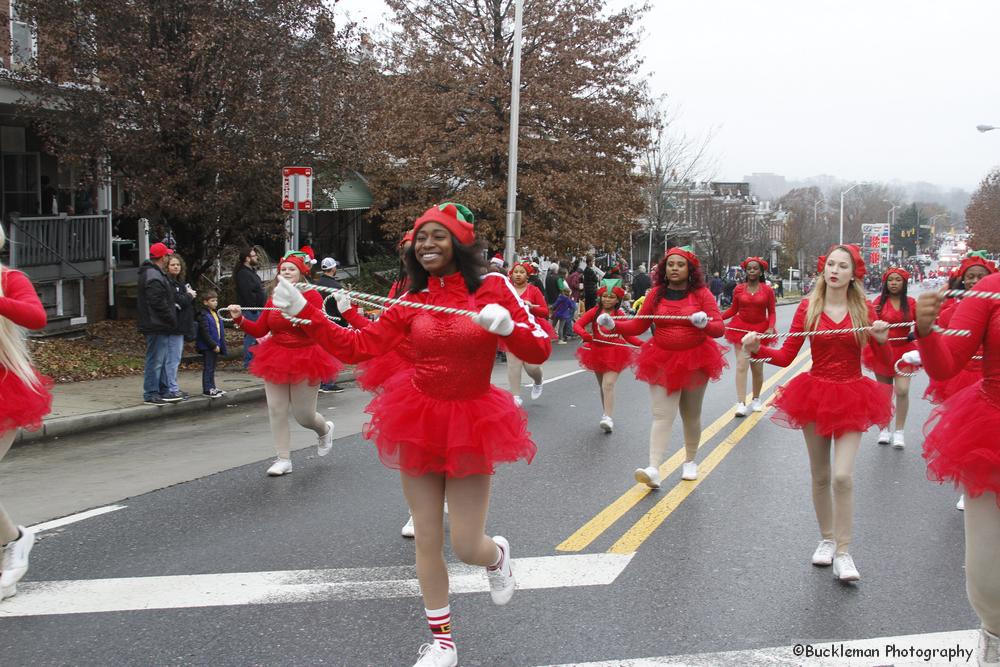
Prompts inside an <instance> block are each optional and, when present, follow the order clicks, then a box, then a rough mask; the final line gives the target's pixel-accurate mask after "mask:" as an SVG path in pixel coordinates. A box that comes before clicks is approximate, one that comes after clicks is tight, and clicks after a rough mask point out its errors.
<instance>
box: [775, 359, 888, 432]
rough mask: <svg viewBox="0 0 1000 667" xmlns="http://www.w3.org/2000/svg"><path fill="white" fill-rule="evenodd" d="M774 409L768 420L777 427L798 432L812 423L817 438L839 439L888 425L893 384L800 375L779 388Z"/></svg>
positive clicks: (863, 379)
mask: <svg viewBox="0 0 1000 667" xmlns="http://www.w3.org/2000/svg"><path fill="white" fill-rule="evenodd" d="M774 407H775V414H774V415H772V416H771V420H772V421H773V422H774V423H775V424H778V425H779V426H784V427H785V428H795V429H800V428H802V427H804V426H806V425H807V424H813V425H814V427H815V429H816V433H818V434H819V435H822V436H825V437H828V438H839V437H840V436H841V435H843V434H844V433H850V432H858V433H864V432H865V431H867V430H868V429H869V428H871V427H872V426H879V427H882V428H885V427H886V426H888V425H889V421H890V420H891V419H892V385H890V384H882V383H881V382H876V381H875V380H873V379H871V378H869V377H859V378H858V379H856V380H848V381H843V380H826V379H823V378H820V377H816V376H815V375H813V374H812V373H802V374H799V375H796V376H795V377H794V378H792V380H791V381H790V382H788V383H787V384H785V385H783V386H781V387H779V388H778V391H777V392H776V393H775V398H774Z"/></svg>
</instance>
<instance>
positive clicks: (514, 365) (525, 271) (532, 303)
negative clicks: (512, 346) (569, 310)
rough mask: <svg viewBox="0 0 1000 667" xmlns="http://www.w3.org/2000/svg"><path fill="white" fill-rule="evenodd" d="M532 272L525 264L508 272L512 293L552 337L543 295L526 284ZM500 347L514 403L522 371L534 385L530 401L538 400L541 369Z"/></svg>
mask: <svg viewBox="0 0 1000 667" xmlns="http://www.w3.org/2000/svg"><path fill="white" fill-rule="evenodd" d="M533 271H534V268H533V267H532V266H531V265H530V264H528V263H527V262H520V263H518V264H515V265H514V266H513V268H511V270H510V282H511V284H512V285H514V291H515V292H516V293H517V295H518V296H519V297H521V300H522V301H524V303H525V305H527V306H528V310H529V311H530V312H531V315H532V317H534V318H535V320H537V322H538V325H539V326H540V327H542V329H543V330H545V332H546V333H548V334H549V336H550V337H554V336H555V331H554V330H553V329H552V325H551V324H549V306H548V304H547V303H546V302H545V295H544V294H542V290H540V289H538V288H537V287H536V286H535V285H532V284H531V283H529V282H528V276H529V275H530V274H531V273H532V272H533ZM500 346H501V348H503V350H504V351H505V352H506V353H507V383H508V385H509V386H510V393H511V394H512V395H513V396H514V402H515V403H517V404H518V405H520V404H521V396H520V393H521V370H522V369H523V370H524V372H526V373H527V374H528V377H530V378H531V381H532V382H533V383H534V384H532V385H531V400H533V401H534V400H536V399H538V398H540V397H541V395H542V367H541V366H539V365H535V364H528V363H525V362H524V361H522V360H521V359H518V358H517V355H516V354H511V352H510V351H509V350H507V349H506V347H505V346H504V344H503V341H501V342H500Z"/></svg>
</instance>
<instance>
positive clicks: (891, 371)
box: [861, 267, 917, 449]
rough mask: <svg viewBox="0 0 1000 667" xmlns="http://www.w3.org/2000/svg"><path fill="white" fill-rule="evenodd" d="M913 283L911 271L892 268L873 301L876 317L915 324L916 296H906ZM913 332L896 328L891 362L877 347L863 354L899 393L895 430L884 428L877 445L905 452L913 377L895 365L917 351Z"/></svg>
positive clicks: (891, 342)
mask: <svg viewBox="0 0 1000 667" xmlns="http://www.w3.org/2000/svg"><path fill="white" fill-rule="evenodd" d="M909 280H910V272H909V271H907V270H906V269H901V268H899V267H892V268H890V269H889V270H887V271H886V272H885V273H884V274H883V275H882V293H881V294H880V295H879V296H877V297H875V299H873V300H872V306H873V307H874V308H875V316H876V317H877V318H878V319H880V320H883V321H885V322H888V323H889V324H902V323H904V322H912V321H913V314H914V312H915V309H916V302H915V301H914V300H913V297H910V296H907V295H906V286H907V284H908V283H909ZM910 331H911V330H910V329H893V330H892V332H891V333H890V335H889V338H890V340H889V351H890V352H891V354H890V356H889V358H888V359H883V357H882V355H880V354H876V353H875V350H874V348H872V347H870V346H869V347H866V348H865V349H864V351H863V352H862V354H861V361H862V363H863V364H864V365H865V366H866V367H868V368H870V369H871V370H872V371H873V372H874V373H875V379H877V380H878V381H879V382H881V383H882V384H887V385H890V386H892V387H894V388H895V394H896V430H895V431H890V430H889V429H888V428H884V429H882V430H881V431H879V434H878V443H879V444H880V445H888V444H889V442H890V441H891V442H892V446H893V447H894V448H896V449H903V448H904V447H905V446H906V440H905V438H904V435H903V429H904V427H905V426H906V415H907V413H908V412H909V411H910V378H909V377H908V376H905V375H896V362H897V361H899V360H900V359H901V358H902V356H903V355H904V354H906V353H907V352H909V351H910V350H915V349H917V344H916V343H915V342H913V336H912V334H911V333H910Z"/></svg>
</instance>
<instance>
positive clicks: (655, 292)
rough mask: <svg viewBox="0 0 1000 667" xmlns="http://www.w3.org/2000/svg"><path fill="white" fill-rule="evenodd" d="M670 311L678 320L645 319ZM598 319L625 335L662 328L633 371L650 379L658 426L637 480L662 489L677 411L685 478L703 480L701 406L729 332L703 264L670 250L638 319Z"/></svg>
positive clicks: (603, 316)
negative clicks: (698, 456)
mask: <svg viewBox="0 0 1000 667" xmlns="http://www.w3.org/2000/svg"><path fill="white" fill-rule="evenodd" d="M645 315H667V316H672V317H677V318H679V319H658V320H653V319H646V318H644V317H643V316H645ZM597 324H599V325H600V326H602V327H604V328H605V329H612V330H614V331H615V332H616V333H618V334H621V335H622V336H638V335H639V334H641V333H643V332H644V331H646V330H647V329H649V327H650V326H651V325H653V324H656V330H655V331H654V333H653V337H652V338H651V339H649V340H647V341H646V342H645V343H644V344H643V346H642V348H641V349H640V350H639V353H638V355H637V356H636V360H635V362H634V364H633V366H634V367H635V376H636V377H637V378H638V379H639V380H642V381H643V382H647V383H649V395H650V400H651V401H652V406H653V423H652V425H651V427H650V430H649V465H648V466H647V467H644V468H637V469H636V471H635V473H634V476H635V479H636V481H638V482H640V483H642V484H645V485H646V486H648V487H650V488H653V489H656V488H659V486H660V469H659V467H660V464H661V463H663V461H664V459H665V458H666V452H667V447H668V445H669V442H670V430H671V428H673V423H674V418H675V417H676V416H677V412H678V411H680V413H681V421H682V422H683V423H684V450H685V454H686V460H685V461H684V466H683V470H682V474H681V478H682V479H686V480H694V479H698V464H697V463H695V461H694V459H695V455H696V454H697V453H698V444H699V441H700V440H701V404H702V401H703V400H704V398H705V387H706V386H707V385H708V381H709V380H718V379H719V378H720V377H721V376H722V369H723V368H724V367H725V366H726V361H725V359H724V358H723V353H724V352H725V350H726V348H725V347H724V346H722V345H719V344H718V343H716V342H715V341H714V340H712V339H713V338H719V337H721V336H722V334H723V333H725V325H724V324H723V323H722V315H721V313H719V307H718V305H717V304H716V302H715V297H714V296H712V293H711V292H710V291H709V290H708V288H707V287H705V277H704V274H703V273H702V271H701V262H699V261H698V258H697V257H696V256H695V255H694V253H692V252H691V251H689V250H687V249H685V248H671V249H670V250H668V251H667V252H666V253H665V254H664V255H663V259H661V260H660V263H659V264H657V267H656V276H655V279H654V283H653V287H652V288H651V289H650V290H649V292H647V293H646V299H645V301H644V302H643V304H642V308H641V309H640V310H639V313H638V317H637V318H636V319H633V320H619V321H617V322H616V320H613V319H612V318H611V316H610V315H608V314H607V313H603V314H601V315H600V316H598V318H597Z"/></svg>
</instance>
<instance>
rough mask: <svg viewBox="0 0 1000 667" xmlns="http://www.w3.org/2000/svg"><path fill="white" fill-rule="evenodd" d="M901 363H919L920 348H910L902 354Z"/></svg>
mask: <svg viewBox="0 0 1000 667" xmlns="http://www.w3.org/2000/svg"><path fill="white" fill-rule="evenodd" d="M903 363H904V364H909V365H910V366H919V365H920V350H910V351H909V352H905V353H904V354H903Z"/></svg>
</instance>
